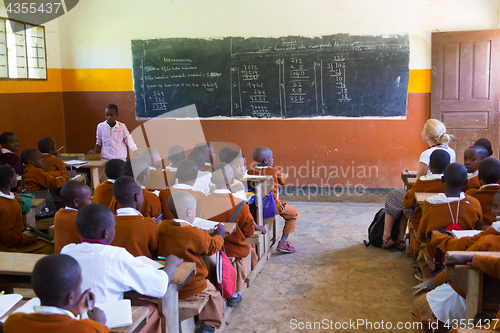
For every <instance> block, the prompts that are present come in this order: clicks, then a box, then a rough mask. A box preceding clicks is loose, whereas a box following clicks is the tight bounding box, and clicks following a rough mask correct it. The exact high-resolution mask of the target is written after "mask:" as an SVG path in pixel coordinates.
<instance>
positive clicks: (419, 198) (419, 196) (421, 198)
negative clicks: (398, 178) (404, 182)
mask: <svg viewBox="0 0 500 333" xmlns="http://www.w3.org/2000/svg"><path fill="white" fill-rule="evenodd" d="M436 194H439V193H432V192H428V193H424V192H416V193H415V199H416V200H417V203H418V204H419V205H420V208H424V203H425V200H427V198H428V197H431V196H433V195H436Z"/></svg>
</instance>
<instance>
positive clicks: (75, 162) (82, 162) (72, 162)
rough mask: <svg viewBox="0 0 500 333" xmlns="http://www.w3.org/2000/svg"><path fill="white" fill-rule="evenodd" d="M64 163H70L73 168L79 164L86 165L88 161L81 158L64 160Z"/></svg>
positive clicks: (79, 165)
mask: <svg viewBox="0 0 500 333" xmlns="http://www.w3.org/2000/svg"><path fill="white" fill-rule="evenodd" d="M64 164H66V165H71V166H73V167H74V168H77V169H78V168H79V167H81V166H84V165H87V164H90V162H87V161H82V160H71V161H64Z"/></svg>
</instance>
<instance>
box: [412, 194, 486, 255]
mask: <svg viewBox="0 0 500 333" xmlns="http://www.w3.org/2000/svg"><path fill="white" fill-rule="evenodd" d="M457 205H458V201H453V202H450V203H449V206H448V203H446V202H445V203H437V204H431V203H429V201H425V204H424V208H423V210H422V218H421V219H420V224H419V226H418V230H417V238H418V240H419V241H420V242H422V243H426V245H427V254H428V256H429V258H434V256H435V254H436V253H435V248H434V247H432V246H431V242H430V240H431V232H432V231H433V230H439V229H445V228H446V227H448V226H449V225H450V224H451V223H453V219H455V222H456V223H458V224H459V225H460V226H461V227H462V229H463V230H472V229H479V228H480V226H481V225H482V223H483V222H482V213H481V205H480V204H479V201H477V199H476V198H473V197H471V196H468V195H465V198H464V199H462V200H460V209H459V213H458V219H457V216H456V215H457ZM450 207H451V212H452V213H453V218H452V217H451V213H450Z"/></svg>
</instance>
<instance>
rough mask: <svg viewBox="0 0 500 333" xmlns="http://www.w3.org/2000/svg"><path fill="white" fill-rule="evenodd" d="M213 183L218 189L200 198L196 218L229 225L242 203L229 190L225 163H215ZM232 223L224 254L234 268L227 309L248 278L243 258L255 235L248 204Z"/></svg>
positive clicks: (235, 302) (228, 169) (229, 173)
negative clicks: (247, 240)
mask: <svg viewBox="0 0 500 333" xmlns="http://www.w3.org/2000/svg"><path fill="white" fill-rule="evenodd" d="M212 180H213V182H214V184H215V186H216V187H217V189H216V190H215V191H214V193H210V194H209V195H208V196H206V197H205V198H201V199H200V201H199V202H198V207H197V215H198V216H199V217H201V218H203V219H207V220H211V221H218V222H228V221H229V219H230V218H231V216H232V215H233V213H234V211H235V210H236V208H237V206H238V205H239V204H240V202H242V201H243V200H241V199H239V198H237V197H235V196H233V194H232V193H231V191H230V190H229V188H230V187H231V185H232V184H233V169H232V168H231V167H230V166H229V164H227V163H219V164H217V165H216V166H215V170H214V172H213V175H212ZM233 222H235V223H236V230H235V231H234V232H233V233H232V234H230V235H228V236H227V237H226V238H225V239H224V248H225V252H226V255H227V256H228V257H234V258H235V260H234V262H233V266H234V269H235V271H236V290H235V293H234V295H233V297H232V298H230V299H228V300H227V302H228V305H229V306H237V305H238V304H239V303H240V302H241V295H240V294H239V292H240V291H242V290H243V288H244V284H245V279H246V277H247V259H246V257H247V256H248V254H249V253H250V245H249V244H248V243H247V242H245V240H246V239H247V238H249V237H251V236H252V235H253V233H254V232H255V227H254V224H255V222H254V220H253V216H252V214H251V213H250V208H249V207H248V204H246V203H244V204H243V206H242V207H241V210H240V212H239V213H238V216H237V217H236V220H234V221H233Z"/></svg>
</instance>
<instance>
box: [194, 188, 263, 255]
mask: <svg viewBox="0 0 500 333" xmlns="http://www.w3.org/2000/svg"><path fill="white" fill-rule="evenodd" d="M241 201H242V200H241V199H239V198H237V197H235V196H233V194H231V193H211V194H209V195H207V196H206V197H205V198H201V199H200V201H199V202H198V206H197V213H196V215H197V216H199V217H201V218H203V219H206V220H211V221H215V222H227V221H229V219H230V218H231V215H233V212H234V210H235V208H236V206H237V205H238V204H239V203H240V202H241ZM234 222H235V223H236V230H235V231H234V232H233V233H232V234H230V235H228V236H226V237H225V238H224V248H225V250H226V255H227V256H228V257H235V258H245V257H246V256H247V255H248V253H250V245H249V244H248V243H247V242H245V240H246V239H247V238H248V237H250V236H252V235H253V233H254V232H255V226H254V221H253V216H252V214H251V213H250V208H249V207H248V205H247V204H244V205H243V207H242V208H241V210H240V212H239V214H238V216H237V217H236V220H235V221H234Z"/></svg>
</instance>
